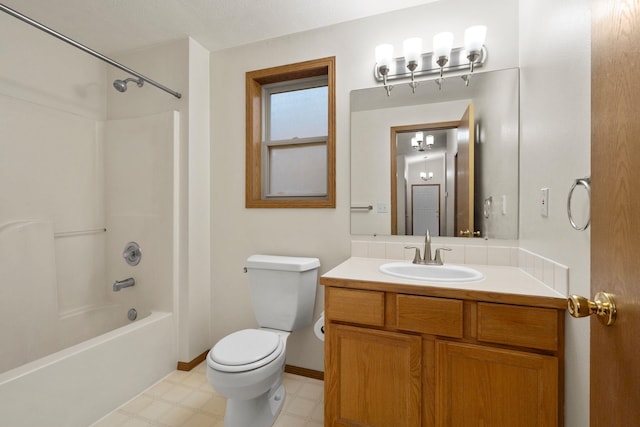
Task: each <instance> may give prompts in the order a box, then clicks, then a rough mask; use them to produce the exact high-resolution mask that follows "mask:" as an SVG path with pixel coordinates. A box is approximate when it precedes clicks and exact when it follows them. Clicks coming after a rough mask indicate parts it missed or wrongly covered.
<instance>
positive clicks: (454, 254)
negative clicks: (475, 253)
mask: <svg viewBox="0 0 640 427" xmlns="http://www.w3.org/2000/svg"><path fill="white" fill-rule="evenodd" d="M437 247H441V246H440V245H438V246H437ZM442 247H446V248H449V249H451V250H450V251H441V254H442V260H443V261H444V262H445V263H448V264H464V245H444V246H442Z"/></svg>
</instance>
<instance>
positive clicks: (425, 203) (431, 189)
mask: <svg viewBox="0 0 640 427" xmlns="http://www.w3.org/2000/svg"><path fill="white" fill-rule="evenodd" d="M411 216H412V218H413V221H412V224H413V233H411V234H413V235H414V236H424V235H425V232H426V231H427V229H429V233H430V234H431V235H432V236H439V235H440V186H439V185H412V186H411ZM408 234H409V233H408Z"/></svg>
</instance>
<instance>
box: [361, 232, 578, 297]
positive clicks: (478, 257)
mask: <svg viewBox="0 0 640 427" xmlns="http://www.w3.org/2000/svg"><path fill="white" fill-rule="evenodd" d="M399 237H402V238H406V236H399ZM392 239H393V240H384V241H377V240H352V241H351V256H352V257H364V258H381V259H404V260H407V261H411V260H412V259H413V256H414V253H415V249H406V248H405V247H406V246H417V247H420V248H421V249H420V251H421V252H422V247H423V244H424V238H421V239H419V238H417V237H415V238H410V240H408V241H397V240H395V239H394V238H393V237H392ZM461 240H462V241H464V240H463V239H450V238H444V239H437V238H435V239H433V240H432V242H431V248H432V250H435V248H439V247H447V248H451V251H447V252H443V253H442V258H443V260H444V262H445V263H449V264H473V265H478V266H480V265H486V266H507V267H517V268H518V269H520V270H521V271H522V272H524V273H526V274H528V275H530V276H532V277H534V278H535V279H537V280H539V281H540V282H542V283H544V284H545V285H546V286H548V287H549V288H551V289H553V290H554V291H556V292H558V293H559V294H560V295H563V296H565V297H566V296H567V295H568V293H569V268H568V267H567V266H565V265H562V264H560V263H557V262H555V261H553V260H550V259H548V258H545V257H543V256H541V255H538V254H535V253H533V252H530V251H528V250H526V249H522V248H519V247H517V246H515V245H513V244H512V243H511V241H500V243H498V241H491V240H475V239H474V240H473V241H472V242H473V243H469V244H460V241H461ZM450 242H455V243H452V244H450ZM494 242H495V243H496V244H494Z"/></svg>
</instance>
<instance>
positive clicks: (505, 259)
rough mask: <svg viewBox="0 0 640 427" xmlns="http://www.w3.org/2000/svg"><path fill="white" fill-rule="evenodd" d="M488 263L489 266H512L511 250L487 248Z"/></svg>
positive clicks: (499, 247) (500, 247) (495, 247)
mask: <svg viewBox="0 0 640 427" xmlns="http://www.w3.org/2000/svg"><path fill="white" fill-rule="evenodd" d="M487 263H488V264H489V265H505V266H509V265H511V248H510V247H508V246H489V247H487Z"/></svg>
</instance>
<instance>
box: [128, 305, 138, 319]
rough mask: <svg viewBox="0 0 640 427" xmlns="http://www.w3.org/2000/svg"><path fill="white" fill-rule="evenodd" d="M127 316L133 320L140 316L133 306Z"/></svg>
mask: <svg viewBox="0 0 640 427" xmlns="http://www.w3.org/2000/svg"><path fill="white" fill-rule="evenodd" d="M127 317H128V318H129V320H131V321H132V322H133V321H134V320H136V319H137V318H138V312H137V311H136V309H135V308H132V309H130V310H129V313H127Z"/></svg>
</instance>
